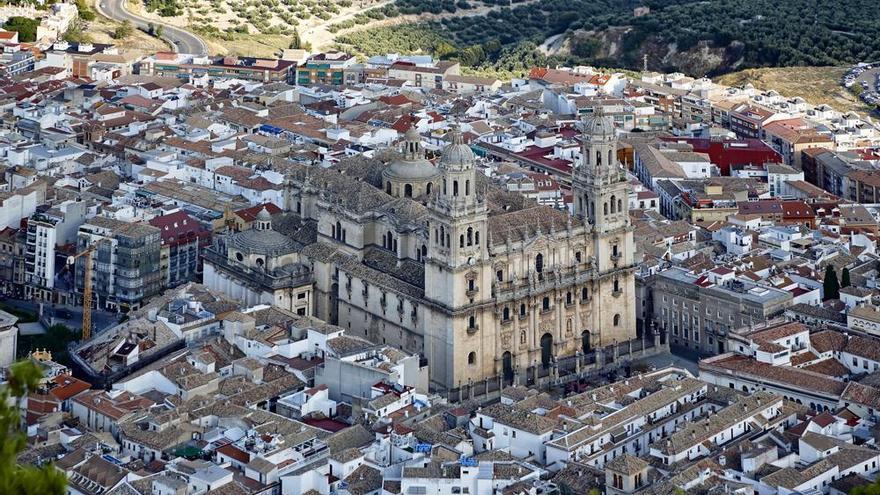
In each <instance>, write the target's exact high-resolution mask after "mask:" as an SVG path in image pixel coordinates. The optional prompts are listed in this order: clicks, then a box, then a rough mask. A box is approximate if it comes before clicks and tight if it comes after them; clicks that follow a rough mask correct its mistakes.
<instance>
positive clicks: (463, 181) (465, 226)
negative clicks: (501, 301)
mask: <svg viewBox="0 0 880 495" xmlns="http://www.w3.org/2000/svg"><path fill="white" fill-rule="evenodd" d="M475 161H476V159H475V157H474V152H473V151H472V150H471V148H470V146H468V145H467V144H465V143H464V138H463V137H462V135H461V132H459V130H458V129H454V130H452V131H450V144H448V145H447V146H446V148H444V149H443V154H442V155H441V157H440V161H439V164H438V167H437V168H438V169H439V170H440V183H439V184H438V186H437V193H436V194H435V195H434V196H433V197H432V201H431V202H430V203H429V205H428V206H429V211H430V220H429V235H430V237H431V239H430V240H431V242H430V247H429V249H428V260H427V263H426V266H425V272H426V279H427V278H428V276H430V277H433V278H432V280H437V281H442V283H440V284H437V285H434V284H432V285H431V286H428V287H425V295H426V297H428V298H429V299H433V300H435V301H437V302H440V303H441V304H445V305H447V306H450V307H454V306H457V305H460V304H467V303H469V302H472V301H473V300H477V299H483V298H485V297H488V296H487V294H489V293H490V291H489V290H488V287H489V284H490V280H489V279H486V280H482V279H483V278H484V277H485V276H488V275H485V274H488V273H489V270H488V268H485V266H484V265H486V264H487V263H488V259H489V254H488V253H489V251H488V248H487V246H488V240H489V239H488V221H487V210H486V203H485V199H484V198H482V197H481V196H480V195H479V194H478V191H477V179H476V177H477V176H476V170H475V167H474V162H475ZM480 288H482V291H481V289H480Z"/></svg>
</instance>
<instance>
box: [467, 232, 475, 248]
mask: <svg viewBox="0 0 880 495" xmlns="http://www.w3.org/2000/svg"><path fill="white" fill-rule="evenodd" d="M473 244H474V228H473V227H468V229H467V245H468V246H472V245H473Z"/></svg>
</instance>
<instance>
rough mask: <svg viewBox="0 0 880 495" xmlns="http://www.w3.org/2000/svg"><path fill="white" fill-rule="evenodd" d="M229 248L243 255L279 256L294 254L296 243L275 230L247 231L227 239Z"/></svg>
mask: <svg viewBox="0 0 880 495" xmlns="http://www.w3.org/2000/svg"><path fill="white" fill-rule="evenodd" d="M229 247H231V248H234V249H236V250H238V251H240V252H242V253H244V254H247V255H250V254H262V255H265V256H280V255H283V254H288V253H292V252H295V251H296V250H297V248H298V246H297V243H296V241H294V240H293V239H291V238H290V237H287V236H286V235H284V234H282V233H280V232H278V231H275V230H260V229H248V230H244V231H241V232H238V233H236V234H233V235H232V236H231V237H230V238H229Z"/></svg>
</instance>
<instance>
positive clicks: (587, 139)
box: [572, 106, 629, 232]
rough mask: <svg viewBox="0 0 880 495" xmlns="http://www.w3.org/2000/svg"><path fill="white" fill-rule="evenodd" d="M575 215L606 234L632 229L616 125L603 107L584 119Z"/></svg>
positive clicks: (574, 184) (574, 174) (575, 176)
mask: <svg viewBox="0 0 880 495" xmlns="http://www.w3.org/2000/svg"><path fill="white" fill-rule="evenodd" d="M572 192H573V193H574V214H575V215H576V216H579V217H582V218H584V219H585V220H587V221H588V222H589V223H590V224H592V225H593V228H594V229H595V230H598V231H601V232H607V231H610V230H615V229H619V228H621V227H626V226H628V225H629V185H628V183H627V180H626V172H625V171H624V170H623V168H622V167H621V166H620V163H619V162H618V161H617V133H616V131H615V129H614V121H613V120H612V119H611V117H609V116H607V115H605V112H604V110H603V108H602V107H601V106H598V107H596V108H595V110H594V111H593V115H592V116H590V117H588V118H586V119H584V121H583V134H582V137H581V160H580V163H579V164H578V166H577V167H575V168H574V169H572Z"/></svg>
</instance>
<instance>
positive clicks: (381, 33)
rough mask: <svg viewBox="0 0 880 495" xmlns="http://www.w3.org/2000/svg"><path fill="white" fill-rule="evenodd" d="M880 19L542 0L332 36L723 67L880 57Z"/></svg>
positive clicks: (859, 0)
mask: <svg viewBox="0 0 880 495" xmlns="http://www.w3.org/2000/svg"><path fill="white" fill-rule="evenodd" d="M399 1H401V0H398V2H399ZM636 8H641V9H640V12H639V13H640V14H644V15H639V16H636V15H635V9H636ZM369 12H370V11H369V10H368V11H366V13H364V14H361V17H364V16H366V15H367V14H369ZM878 18H880V2H875V1H872V0H851V1H845V2H844V1H842V0H787V1H786V2H766V1H764V0H708V1H694V0H644V1H642V0H640V1H633V0H624V1H619V0H618V1H615V0H539V1H535V2H520V3H518V4H511V6H510V7H507V6H504V7H501V8H495V9H492V10H490V11H489V12H487V13H486V14H485V15H454V16H442V17H441V18H434V19H431V20H425V21H422V22H417V23H409V24H403V25H378V24H379V23H378V22H368V23H366V24H362V25H358V26H355V27H348V26H346V27H345V29H341V30H338V34H339V35H338V36H337V41H338V42H340V43H341V44H342V45H343V46H345V47H348V48H349V49H352V50H354V51H357V52H360V53H365V54H373V53H382V52H392V51H400V50H410V51H418V50H421V51H425V52H431V53H435V54H437V55H439V56H442V57H447V58H460V59H461V60H462V63H464V64H465V65H473V66H480V65H485V64H493V63H494V62H495V60H494V57H495V56H497V55H498V54H500V53H501V48H505V47H507V48H509V47H512V46H516V45H521V44H523V43H531V44H534V46H535V47H537V46H539V45H542V44H544V52H545V53H542V54H541V55H542V56H547V54H548V53H549V54H550V55H549V56H551V57H552V59H551V60H550V61H551V62H556V63H566V64H571V63H582V64H592V65H604V66H623V67H627V68H632V69H640V68H642V66H643V64H644V62H645V60H646V58H647V65H648V68H649V69H652V70H663V71H670V70H679V71H683V72H686V73H689V74H692V75H719V74H724V73H728V72H731V71H735V70H740V69H745V68H754V67H777V66H781V67H785V66H797V65H809V66H831V65H845V64H850V63H853V62H857V61H865V60H880V23H877V22H876V21H875V19H878ZM385 24H387V23H385ZM548 40H549V43H545V42H547V41H548Z"/></svg>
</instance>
